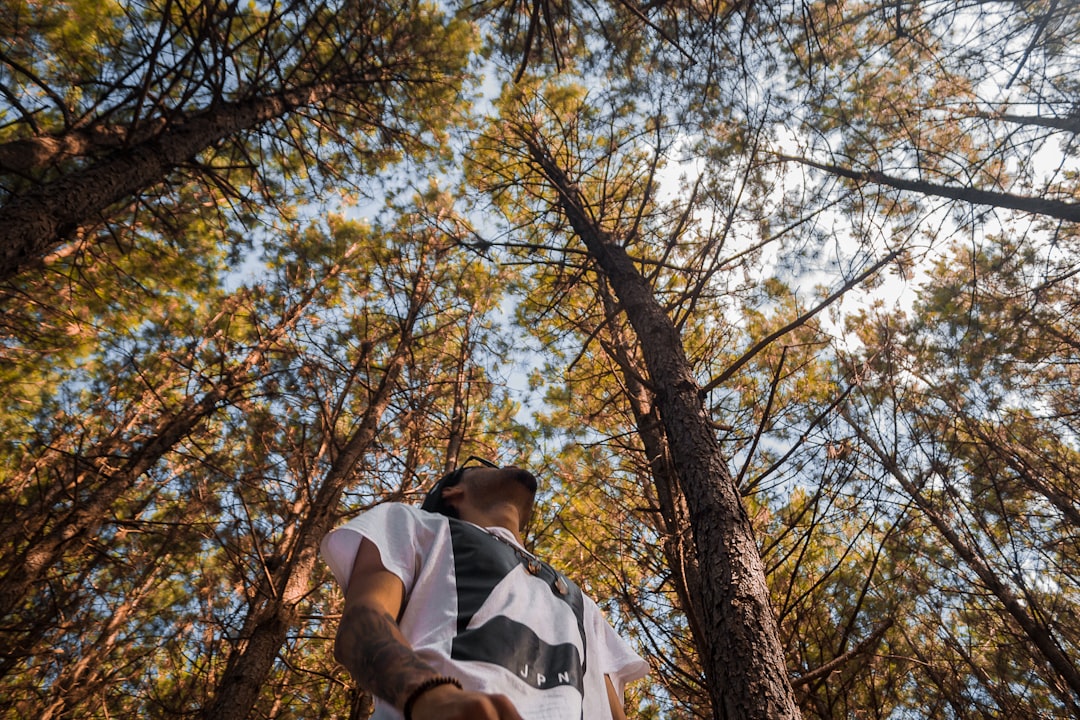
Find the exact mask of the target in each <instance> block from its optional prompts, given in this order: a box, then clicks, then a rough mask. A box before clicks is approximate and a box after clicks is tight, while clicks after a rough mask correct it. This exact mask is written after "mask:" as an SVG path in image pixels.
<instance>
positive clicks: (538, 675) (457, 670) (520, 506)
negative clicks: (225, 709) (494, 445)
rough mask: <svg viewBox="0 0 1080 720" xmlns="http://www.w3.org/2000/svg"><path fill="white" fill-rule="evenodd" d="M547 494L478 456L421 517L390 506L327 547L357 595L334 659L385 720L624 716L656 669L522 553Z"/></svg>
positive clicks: (590, 605) (349, 593)
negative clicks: (635, 689)
mask: <svg viewBox="0 0 1080 720" xmlns="http://www.w3.org/2000/svg"><path fill="white" fill-rule="evenodd" d="M473 460H476V461H478V462H480V463H482V465H479V466H478V465H470V462H471V461H473ZM536 487H537V482H536V478H535V477H534V476H533V475H532V474H531V473H529V472H528V471H526V470H523V469H521V468H517V467H514V466H508V467H498V466H497V465H495V464H494V463H490V462H488V461H486V460H481V459H479V458H469V460H466V461H465V463H464V464H463V465H462V467H461V468H459V469H458V470H455V471H454V472H452V473H449V474H447V475H445V476H444V477H443V478H441V479H440V480H439V482H438V483H436V485H435V486H434V487H433V488H432V489H431V491H430V492H429V493H428V495H427V497H426V498H425V499H424V503H423V505H422V506H421V508H420V509H418V508H416V507H413V506H410V505H402V504H398V503H386V504H384V505H380V506H378V507H376V508H374V509H372V510H371V511H369V512H367V513H364V514H363V515H361V516H360V517H358V518H356V519H354V520H352V521H350V522H348V523H346V524H345V525H342V526H341V527H339V528H337V529H335V530H334V531H333V532H331V533H330V534H328V535H327V536H326V538H324V539H323V543H322V553H323V557H324V558H325V559H326V562H327V564H328V565H329V566H330V568H331V570H332V571H333V572H334V576H335V577H336V578H337V580H338V582H339V583H340V584H341V586H342V588H343V589H344V590H345V609H344V613H343V615H342V618H341V623H340V626H339V628H338V634H337V638H336V641H335V644H334V656H335V657H336V658H337V660H338V661H339V662H340V663H341V664H342V665H344V666H345V667H346V668H347V669H348V670H349V672H350V673H351V674H352V676H353V678H354V679H355V680H356V682H357V683H358V684H359V685H360V686H361V687H364V688H366V689H367V690H369V691H370V692H371V693H372V694H373V695H374V696H375V698H376V703H375V714H374V716H373V720H399V719H400V718H404V719H405V720H609V719H610V720H625V716H624V714H623V709H622V692H623V688H624V687H625V685H626V683H627V682H629V681H631V680H636V679H638V678H640V677H644V676H645V674H646V673H647V672H648V666H647V665H646V664H645V662H644V661H643V660H642V659H641V658H640V657H638V656H637V654H635V653H634V651H633V650H631V649H630V647H629V646H628V645H627V644H626V643H625V642H624V641H623V640H622V639H621V638H619V636H618V635H617V634H616V633H615V631H614V630H613V629H612V628H611V626H610V625H609V624H608V623H607V622H606V621H605V620H604V618H603V616H602V614H601V612H600V609H599V608H598V607H597V606H596V604H595V603H594V602H593V601H592V600H590V599H589V598H587V597H585V596H584V595H583V594H582V592H581V590H579V589H578V587H577V586H576V585H574V583H572V582H571V581H570V580H569V579H568V578H566V577H565V576H564V575H562V574H561V573H558V572H557V571H555V570H554V569H553V568H552V567H551V566H550V565H548V564H547V563H544V562H542V561H540V560H539V559H538V558H536V557H535V556H533V555H532V554H531V553H529V552H527V551H526V550H525V549H524V547H523V546H522V541H521V538H522V533H523V532H524V528H525V527H526V526H527V524H528V522H529V518H530V517H531V515H532V509H533V499H534V497H535V494H536Z"/></svg>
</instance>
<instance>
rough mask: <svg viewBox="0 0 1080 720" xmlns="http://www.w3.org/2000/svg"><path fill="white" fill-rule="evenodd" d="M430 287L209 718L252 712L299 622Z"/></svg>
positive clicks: (251, 623) (247, 633) (415, 304)
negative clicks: (322, 546)
mask: <svg viewBox="0 0 1080 720" xmlns="http://www.w3.org/2000/svg"><path fill="white" fill-rule="evenodd" d="M427 289H428V279H427V278H423V277H422V278H420V280H419V282H418V284H417V287H416V289H415V290H414V293H413V301H412V303H411V306H410V311H409V314H408V316H407V317H406V318H405V319H404V320H403V322H402V329H401V335H400V337H399V339H398V344H397V347H396V348H395V350H394V354H393V356H392V357H391V359H390V361H389V363H388V364H387V368H386V371H385V372H384V374H383V377H382V379H381V380H380V382H379V385H378V387H377V389H376V390H375V392H374V393H373V394H372V396H371V398H370V399H369V402H368V406H367V408H366V409H365V411H364V415H363V419H362V420H361V422H360V425H359V426H358V427H357V429H356V431H355V432H353V433H352V435H351V436H350V437H349V438H348V440H347V441H346V442H345V444H344V446H343V447H342V449H341V451H340V452H338V453H337V456H336V457H334V458H333V462H332V463H331V466H330V469H329V470H328V471H327V473H326V477H325V478H324V479H323V482H322V484H321V486H320V487H319V491H318V493H317V494H316V496H315V497H314V498H313V499H312V501H311V504H310V506H309V508H308V509H307V511H306V515H305V517H304V520H303V522H302V523H301V525H300V529H299V531H298V532H297V534H296V537H295V539H294V542H293V543H292V548H291V550H290V552H289V554H288V557H287V559H286V562H285V563H284V564H283V565H282V567H281V569H280V570H278V571H277V572H275V573H274V577H273V583H272V584H273V589H274V592H273V595H272V596H268V597H263V598H261V599H260V600H259V602H258V604H257V605H256V606H255V607H254V608H253V609H252V610H251V612H250V613H249V614H248V618H247V620H246V621H245V624H244V629H243V631H242V637H241V640H240V644H239V645H238V646H237V647H236V649H235V650H234V652H233V653H232V654H231V655H230V657H229V661H228V665H227V666H226V669H225V672H224V674H223V675H222V677H221V681H220V682H219V683H218V686H217V691H216V693H215V695H214V698H213V699H212V700H211V701H210V703H209V705H208V706H207V707H206V708H205V710H204V711H203V713H202V717H203V718H205V720H240V718H245V717H247V716H248V715H249V714H250V713H251V711H252V709H253V708H254V707H255V703H256V702H257V701H258V698H259V692H260V690H261V688H262V686H263V684H264V683H265V682H266V678H267V677H268V676H269V674H270V670H271V669H272V667H273V664H274V660H275V659H276V658H277V656H278V652H279V651H280V650H281V646H282V645H283V644H284V643H285V639H286V636H287V634H288V632H289V630H290V629H292V628H294V627H296V625H297V624H299V619H300V616H299V609H298V608H299V605H300V602H301V601H302V600H303V598H304V597H305V596H306V595H307V593H308V590H309V589H310V587H311V577H312V573H313V571H314V569H315V563H316V561H317V560H318V552H319V543H320V542H321V540H322V538H323V536H324V535H326V533H328V532H329V531H330V530H331V529H332V527H333V524H334V523H335V522H336V521H337V519H338V517H339V511H338V503H339V502H340V500H341V497H342V495H343V494H344V492H345V488H346V487H347V485H348V483H349V480H350V478H351V477H352V470H353V468H354V467H355V465H356V463H357V462H358V461H359V459H360V457H361V456H362V455H363V454H364V452H366V451H367V450H369V449H370V448H371V447H372V445H373V444H374V442H375V436H376V431H377V429H378V426H379V422H380V420H381V419H382V416H383V413H384V412H385V411H386V408H387V407H388V406H389V404H390V400H391V398H392V396H393V391H394V387H395V385H396V383H397V379H398V377H399V375H400V374H401V369H402V367H404V365H405V360H406V358H407V357H408V355H409V352H410V349H411V345H412V337H413V336H412V333H413V329H414V326H415V324H416V322H417V319H418V318H419V315H420V309H421V307H422V306H423V304H424V302H425V300H424V299H425V298H426V295H427ZM331 427H332V426H331ZM336 441H337V439H336V438H335V437H333V436H332V434H331V433H330V432H329V429H328V432H327V435H326V437H325V438H324V440H323V444H324V445H327V446H329V447H331V448H332V447H334V446H336Z"/></svg>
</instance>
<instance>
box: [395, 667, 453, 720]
mask: <svg viewBox="0 0 1080 720" xmlns="http://www.w3.org/2000/svg"><path fill="white" fill-rule="evenodd" d="M440 685H453V686H454V687H456V688H457V689H458V690H463V689H464V688H462V687H461V681H460V680H458V679H457V678H456V677H450V676H449V675H440V676H438V677H433V678H429V679H427V680H425V681H424V682H422V683H420V684H419V685H417V686H416V687H415V688H414V689H413V691H412V692H411V693H409V697H408V698H406V700H405V707H404V708H403V709H402V714H403V715H404V716H405V720H412V708H413V705H415V704H416V701H417V700H419V699H420V696H421V695H423V694H424V693H426V692H427V691H428V690H431V689H433V688H437V687H439V686H440Z"/></svg>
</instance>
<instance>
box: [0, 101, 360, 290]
mask: <svg viewBox="0 0 1080 720" xmlns="http://www.w3.org/2000/svg"><path fill="white" fill-rule="evenodd" d="M339 85H340V83H339V82H336V81H330V82H326V83H323V84H319V85H312V86H309V87H302V88H297V89H293V90H284V91H282V92H279V93H277V94H273V95H267V96H261V97H256V98H252V99H249V100H246V101H244V102H236V103H221V104H218V105H216V106H213V107H211V108H210V109H208V110H206V111H205V112H203V113H201V114H199V115H195V116H193V117H191V118H190V119H188V120H185V121H182V122H181V121H177V122H174V123H172V124H170V125H168V126H167V127H165V128H164V129H163V130H162V131H161V132H160V133H158V134H156V135H154V136H153V137H151V138H149V139H146V140H144V141H142V142H139V143H137V144H135V145H132V146H131V147H128V148H125V149H121V150H117V151H115V152H112V153H110V154H109V155H107V156H106V157H104V158H103V159H101V160H99V161H98V162H97V163H95V164H94V165H91V166H90V167H88V168H86V169H85V170H81V171H78V172H75V173H73V174H71V175H68V176H65V177H63V178H61V179H59V180H56V181H55V182H52V183H49V184H47V185H42V186H38V187H35V188H33V189H31V190H28V191H27V192H25V193H23V194H21V195H17V196H15V197H14V198H12V199H11V200H10V201H9V202H8V203H7V204H6V205H5V206H4V207H2V208H0V281H3V280H7V279H9V278H11V277H12V276H14V275H15V274H17V273H18V272H19V271H20V270H21V269H22V268H23V267H25V266H26V265H28V264H30V263H31V262H32V261H34V260H36V259H38V258H41V257H42V256H44V255H45V254H47V253H48V252H49V251H51V250H52V249H53V248H55V247H56V246H57V245H59V244H60V243H62V242H63V241H64V240H65V239H67V237H68V236H69V235H70V234H71V233H72V232H73V231H75V230H76V229H77V228H78V227H80V226H81V225H83V224H85V223H88V222H92V221H94V220H97V219H99V218H101V217H103V216H106V215H107V214H108V210H109V208H110V207H111V206H113V205H115V204H116V203H119V202H121V201H124V200H127V199H129V198H131V197H133V196H134V195H136V194H137V193H139V192H140V191H142V190H145V189H146V188H149V187H151V186H153V185H156V184H157V183H160V182H161V181H162V180H164V179H165V175H166V174H167V173H168V172H169V171H170V170H172V169H173V168H175V167H177V166H178V165H180V164H181V163H183V162H185V161H187V160H190V159H191V158H193V157H194V156H195V155H197V154H198V153H199V152H201V151H203V150H205V149H206V148H208V147H211V146H212V145H213V144H214V143H217V142H220V141H221V140H223V139H224V138H227V137H229V136H230V135H233V134H235V133H237V132H241V131H244V130H250V129H253V128H256V127H258V126H260V125H263V124H264V123H266V122H269V121H271V120H274V119H275V118H279V117H282V116H284V115H286V114H287V113H289V112H291V111H292V110H294V109H296V108H298V107H302V106H305V105H311V104H314V103H318V102H320V101H322V100H324V99H325V98H327V97H329V96H330V95H332V94H333V93H334V92H335V91H336V90H337V89H338V88H339Z"/></svg>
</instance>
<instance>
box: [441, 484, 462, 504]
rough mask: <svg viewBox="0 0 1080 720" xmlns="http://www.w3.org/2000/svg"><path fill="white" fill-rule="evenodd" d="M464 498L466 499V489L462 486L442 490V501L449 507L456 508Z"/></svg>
mask: <svg viewBox="0 0 1080 720" xmlns="http://www.w3.org/2000/svg"><path fill="white" fill-rule="evenodd" d="M463 497H465V489H464V488H463V487H461V486H460V485H451V486H450V487H444V488H443V489H442V500H443V502H444V503H446V504H447V505H450V506H454V507H456V506H457V503H459V502H461V499H462V498H463Z"/></svg>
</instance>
